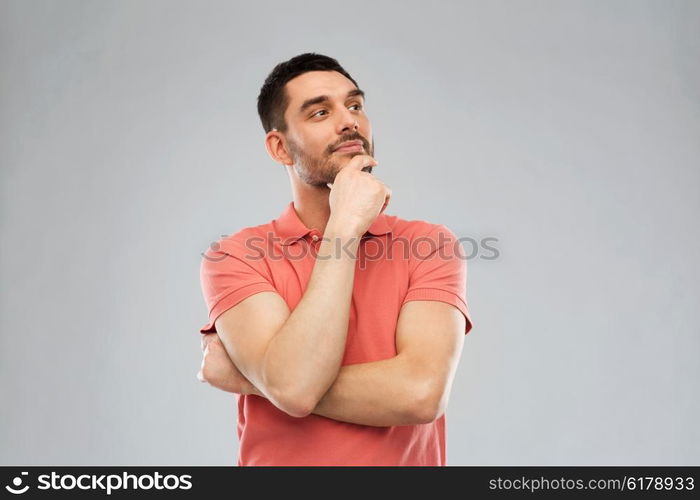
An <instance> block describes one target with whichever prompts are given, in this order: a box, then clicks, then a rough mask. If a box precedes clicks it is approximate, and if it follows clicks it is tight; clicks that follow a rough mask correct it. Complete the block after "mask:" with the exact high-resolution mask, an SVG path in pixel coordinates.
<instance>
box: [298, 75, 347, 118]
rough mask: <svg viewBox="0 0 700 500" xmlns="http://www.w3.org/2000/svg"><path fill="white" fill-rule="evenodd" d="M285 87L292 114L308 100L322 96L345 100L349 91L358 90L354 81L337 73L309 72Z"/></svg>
mask: <svg viewBox="0 0 700 500" xmlns="http://www.w3.org/2000/svg"><path fill="white" fill-rule="evenodd" d="M285 87H286V91H287V96H288V98H289V106H288V107H287V111H290V112H291V113H295V112H296V111H297V110H298V109H299V106H301V104H302V103H303V102H304V101H305V100H307V99H311V98H313V97H317V96H320V95H327V96H330V97H331V99H334V98H335V99H343V98H344V97H345V96H346V95H347V93H348V91H350V90H353V89H355V88H356V87H355V84H354V83H352V80H350V79H349V78H347V77H345V76H344V75H341V74H340V73H338V72H337V71H308V72H306V73H303V74H301V75H299V76H297V77H294V78H292V79H291V80H289V81H288V82H287V84H286V85H285Z"/></svg>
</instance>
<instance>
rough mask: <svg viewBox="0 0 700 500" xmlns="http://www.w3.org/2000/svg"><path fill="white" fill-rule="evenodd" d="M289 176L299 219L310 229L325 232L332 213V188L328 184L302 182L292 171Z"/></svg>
mask: <svg viewBox="0 0 700 500" xmlns="http://www.w3.org/2000/svg"><path fill="white" fill-rule="evenodd" d="M289 178H290V180H291V184H292V196H293V199H294V210H295V211H296V213H297V215H298V216H299V219H300V220H301V221H302V222H303V223H304V225H305V226H306V227H308V228H309V229H317V230H318V231H319V232H320V233H321V234H323V233H324V232H325V230H326V225H327V224H328V219H329V218H330V215H331V207H330V204H329V203H328V197H329V195H330V192H331V190H330V189H329V188H327V187H326V186H322V187H315V186H309V185H308V184H305V183H303V182H301V181H300V179H299V178H298V177H297V176H296V175H294V173H293V172H291V171H290V172H289Z"/></svg>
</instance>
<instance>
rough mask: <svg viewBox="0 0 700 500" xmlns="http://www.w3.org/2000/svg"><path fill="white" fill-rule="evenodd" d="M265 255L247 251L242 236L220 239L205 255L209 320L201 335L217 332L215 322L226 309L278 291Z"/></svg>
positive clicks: (204, 285) (202, 271)
mask: <svg viewBox="0 0 700 500" xmlns="http://www.w3.org/2000/svg"><path fill="white" fill-rule="evenodd" d="M265 269H266V266H265V263H264V261H263V255H262V253H260V252H255V251H254V250H252V249H250V248H246V245H245V242H244V238H242V237H241V236H239V235H234V236H232V237H229V238H226V239H224V240H219V241H218V242H217V243H214V244H212V245H211V246H210V247H209V248H207V250H206V252H204V253H203V254H202V261H201V265H200V283H201V286H202V294H203V295H204V302H205V303H206V305H207V309H208V311H209V321H208V322H207V324H206V325H204V326H202V327H201V328H200V330H199V331H200V333H214V332H216V327H215V326H214V322H215V321H216V319H217V318H218V317H219V316H220V315H221V314H222V313H223V312H224V311H226V310H228V309H230V308H231V307H233V306H235V305H236V304H238V303H239V302H241V301H242V300H244V299H246V298H247V297H250V296H251V295H253V294H256V293H258V292H264V291H272V292H275V291H277V290H276V289H275V287H274V286H273V284H272V282H271V280H270V279H269V277H268V276H266V270H265Z"/></svg>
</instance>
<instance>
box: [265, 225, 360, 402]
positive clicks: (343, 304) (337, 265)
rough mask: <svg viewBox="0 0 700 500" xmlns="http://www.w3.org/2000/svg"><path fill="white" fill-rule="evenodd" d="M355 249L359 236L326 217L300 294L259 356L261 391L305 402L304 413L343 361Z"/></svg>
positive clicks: (332, 378) (326, 388) (323, 390)
mask: <svg viewBox="0 0 700 500" xmlns="http://www.w3.org/2000/svg"><path fill="white" fill-rule="evenodd" d="M338 243H340V246H339V247H337V246H336V245H337V244H338ZM358 245H359V238H358V237H356V236H355V235H354V234H352V233H349V232H346V231H344V230H342V229H340V228H339V225H338V224H336V223H335V221H334V220H333V218H332V217H331V219H330V220H329V222H328V226H327V228H326V231H325V234H324V238H323V240H322V242H321V244H320V245H319V248H318V251H317V257H316V262H315V264H314V268H313V271H312V273H311V277H310V279H309V283H308V285H307V287H306V291H305V293H304V296H303V297H302V299H301V300H300V301H299V303H298V304H297V306H296V307H295V308H294V310H293V311H292V312H291V313H290V316H289V318H288V319H287V321H286V322H285V323H284V325H283V326H282V328H281V329H280V330H279V332H278V333H277V334H276V335H275V336H274V337H273V338H272V339H271V341H270V343H269V344H268V346H267V349H266V352H265V358H264V362H263V377H264V379H265V385H266V387H274V388H275V392H276V393H277V395H278V396H279V397H284V398H287V399H289V398H292V399H296V400H299V399H302V400H304V401H309V402H310V404H309V407H308V409H309V411H311V409H313V407H314V406H315V405H316V403H317V402H318V400H319V399H320V398H321V397H322V396H323V394H325V393H326V391H327V390H328V388H329V387H330V386H331V384H332V383H333V380H334V379H335V377H336V376H337V374H338V370H339V368H340V364H341V362H342V359H343V354H344V351H345V344H346V337H347V329H348V323H349V319H350V302H351V298H352V290H353V282H354V276H355V267H356V255H357V247H358ZM342 248H345V249H347V252H346V251H343V250H342ZM339 250H340V251H339Z"/></svg>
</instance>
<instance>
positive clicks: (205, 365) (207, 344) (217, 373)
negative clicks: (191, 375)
mask: <svg viewBox="0 0 700 500" xmlns="http://www.w3.org/2000/svg"><path fill="white" fill-rule="evenodd" d="M202 351H203V352H204V356H203V357H202V367H201V368H200V369H199V372H198V373H197V379H198V380H199V381H200V382H207V383H208V384H209V385H211V386H212V387H216V388H217V389H221V390H222V391H226V392H235V393H236V394H256V395H258V396H262V393H260V391H258V389H257V388H256V387H255V386H254V385H253V384H251V383H250V381H249V380H248V379H247V378H245V377H244V376H243V374H242V373H241V372H240V371H238V368H236V365H234V364H233V361H231V358H230V357H229V356H228V353H227V352H226V349H225V348H224V344H223V343H222V342H221V339H220V338H219V335H218V334H216V333H205V334H203V335H202Z"/></svg>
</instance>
